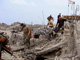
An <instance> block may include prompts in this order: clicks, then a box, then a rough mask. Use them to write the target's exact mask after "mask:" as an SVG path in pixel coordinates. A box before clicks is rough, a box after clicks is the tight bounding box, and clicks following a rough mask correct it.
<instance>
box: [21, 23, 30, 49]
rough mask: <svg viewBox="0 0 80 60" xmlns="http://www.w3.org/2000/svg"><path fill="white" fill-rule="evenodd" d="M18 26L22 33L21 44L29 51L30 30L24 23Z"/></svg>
mask: <svg viewBox="0 0 80 60" xmlns="http://www.w3.org/2000/svg"><path fill="white" fill-rule="evenodd" d="M20 26H21V27H22V29H21V31H23V43H24V44H25V45H26V46H27V48H28V49H30V39H31V30H30V28H29V27H28V26H26V24H24V23H21V24H20Z"/></svg>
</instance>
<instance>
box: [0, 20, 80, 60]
mask: <svg viewBox="0 0 80 60" xmlns="http://www.w3.org/2000/svg"><path fill="white" fill-rule="evenodd" d="M66 24H67V25H66V29H65V32H64V34H63V35H61V33H60V32H59V33H58V36H57V37H56V38H53V37H51V40H48V39H47V37H46V36H45V35H40V38H39V39H35V38H31V40H30V43H31V48H30V50H27V49H26V50H20V51H16V50H17V49H21V48H24V45H22V44H23V41H22V32H19V31H20V27H19V22H16V23H13V24H11V25H7V24H5V23H1V24H0V32H6V33H7V34H8V35H9V44H8V45H9V46H10V47H11V48H12V51H15V52H13V53H14V55H15V56H16V58H15V57H14V56H11V55H10V54H8V53H7V52H4V51H3V52H2V59H4V60H25V59H26V60H28V59H27V56H28V54H27V53H28V52H32V55H30V54H29V55H30V56H32V57H34V59H33V60H35V58H36V57H37V59H36V60H39V59H41V57H44V58H46V59H45V60H79V56H80V54H79V53H80V52H79V49H80V45H79V43H80V41H79V40H80V39H79V32H80V31H79V27H80V26H79V24H80V21H78V22H75V23H74V32H75V33H74V34H75V36H74V37H75V39H76V42H75V46H76V47H75V50H76V51H77V53H76V55H75V54H74V53H73V54H72V53H71V52H72V51H70V48H71V47H72V46H70V45H72V42H71V40H70V39H71V38H70V33H71V30H70V24H69V23H66ZM28 26H29V27H30V28H31V31H32V34H33V33H34V32H35V31H36V30H37V29H38V28H43V27H44V26H42V25H38V24H37V25H28ZM76 26H77V27H76ZM13 30H15V32H12V31H13ZM69 46H70V47H69ZM33 53H34V54H33ZM36 55H37V56H36ZM38 57H39V58H38ZM41 60H42V59H41Z"/></svg>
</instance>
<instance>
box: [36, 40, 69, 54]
mask: <svg viewBox="0 0 80 60" xmlns="http://www.w3.org/2000/svg"><path fill="white" fill-rule="evenodd" d="M67 41H68V40H65V41H63V42H60V43H58V44H56V45H54V46H52V47H50V48H46V49H44V50H41V51H37V52H36V54H37V55H45V54H47V53H49V52H52V51H54V50H57V49H59V48H62V47H63V46H64V45H65V44H66V43H67Z"/></svg>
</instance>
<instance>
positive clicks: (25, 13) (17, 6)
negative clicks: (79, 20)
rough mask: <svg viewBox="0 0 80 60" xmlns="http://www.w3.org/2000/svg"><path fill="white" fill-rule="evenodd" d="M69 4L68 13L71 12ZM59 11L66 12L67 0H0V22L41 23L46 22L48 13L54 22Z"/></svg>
mask: <svg viewBox="0 0 80 60" xmlns="http://www.w3.org/2000/svg"><path fill="white" fill-rule="evenodd" d="M72 1H75V2H76V5H77V4H80V0H72ZM71 6H72V5H70V7H69V12H70V13H69V14H72V10H71ZM42 11H43V13H42ZM59 13H61V14H62V15H67V14H68V0H0V23H7V24H11V23H13V22H22V23H26V24H31V22H33V24H42V23H44V22H45V24H47V17H48V16H49V15H50V14H51V15H52V16H53V17H54V23H56V20H57V15H58V14H59ZM78 14H80V12H78ZM43 15H44V19H43ZM43 20H45V21H43Z"/></svg>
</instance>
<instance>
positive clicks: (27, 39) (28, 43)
mask: <svg viewBox="0 0 80 60" xmlns="http://www.w3.org/2000/svg"><path fill="white" fill-rule="evenodd" d="M26 46H27V48H28V49H30V39H29V38H26Z"/></svg>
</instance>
